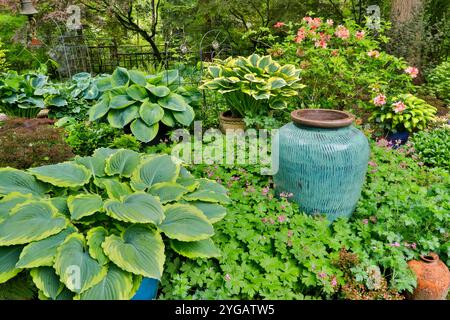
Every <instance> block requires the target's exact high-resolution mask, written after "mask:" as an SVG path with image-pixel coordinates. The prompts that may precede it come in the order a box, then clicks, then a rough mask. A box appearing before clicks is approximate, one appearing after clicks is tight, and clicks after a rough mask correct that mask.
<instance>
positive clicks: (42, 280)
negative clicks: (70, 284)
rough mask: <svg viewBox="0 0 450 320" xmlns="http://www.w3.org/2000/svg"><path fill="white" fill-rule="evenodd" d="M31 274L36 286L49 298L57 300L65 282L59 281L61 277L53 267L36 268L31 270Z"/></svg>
mask: <svg viewBox="0 0 450 320" xmlns="http://www.w3.org/2000/svg"><path fill="white" fill-rule="evenodd" d="M30 275H31V278H32V279H33V282H34V284H35V285H36V287H37V288H38V289H39V290H41V291H42V293H43V294H44V295H45V296H46V297H47V298H49V299H52V300H56V299H57V297H58V295H59V294H60V293H61V292H62V291H63V290H64V284H63V283H62V282H61V281H59V277H58V275H57V274H56V272H55V269H53V268H50V267H40V268H34V269H32V270H31V271H30Z"/></svg>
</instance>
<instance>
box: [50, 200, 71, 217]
mask: <svg viewBox="0 0 450 320" xmlns="http://www.w3.org/2000/svg"><path fill="white" fill-rule="evenodd" d="M46 200H47V201H49V202H50V203H51V205H52V206H54V207H55V208H56V209H58V212H59V213H62V214H63V215H65V216H66V217H70V211H69V207H68V206H67V198H66V197H55V198H50V199H46Z"/></svg>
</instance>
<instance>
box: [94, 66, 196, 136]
mask: <svg viewBox="0 0 450 320" xmlns="http://www.w3.org/2000/svg"><path fill="white" fill-rule="evenodd" d="M181 83H182V78H181V77H180V75H179V72H178V70H167V71H163V72H161V73H158V74H155V75H146V74H144V73H142V72H140V71H137V70H127V69H125V68H120V67H119V68H117V69H116V70H115V71H114V73H113V74H112V75H111V76H110V77H106V78H101V79H98V80H97V81H96V85H97V88H98V90H99V91H100V92H102V95H101V98H100V101H99V102H98V103H97V104H96V105H94V106H93V107H92V108H91V109H90V110H89V120H90V121H96V120H99V119H102V118H104V117H106V119H107V120H108V122H109V124H110V125H111V126H112V127H114V128H119V129H121V128H124V127H126V126H128V125H129V126H130V129H131V132H132V133H133V135H134V136H135V137H136V139H138V140H139V141H142V142H150V141H152V140H153V139H155V137H156V136H157V134H158V132H159V130H160V123H163V124H165V125H166V126H168V127H175V126H177V125H178V126H189V125H190V124H191V123H192V121H193V120H194V117H195V113H194V109H193V108H192V107H191V106H190V103H191V102H192V101H193V100H195V98H194V97H195V94H193V93H192V92H190V91H189V90H187V89H186V88H184V87H182V86H181V85H180V84H181Z"/></svg>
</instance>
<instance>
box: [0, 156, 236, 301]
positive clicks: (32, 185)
mask: <svg viewBox="0 0 450 320" xmlns="http://www.w3.org/2000/svg"><path fill="white" fill-rule="evenodd" d="M226 193H227V190H226V189H225V188H224V187H222V186H221V185H219V184H217V183H216V182H214V181H211V180H208V179H195V178H194V177H193V176H192V175H191V174H190V173H189V172H188V171H187V170H186V169H185V168H183V167H181V166H180V165H179V164H177V163H175V162H174V161H173V159H172V158H171V157H170V156H168V155H164V154H163V155H157V154H153V155H152V154H139V153H137V152H134V151H131V150H127V149H105V148H103V149H98V150H96V151H95V152H94V154H93V156H91V157H78V158H76V159H75V160H74V161H71V162H64V163H59V164H56V165H48V166H42V167H37V168H32V169H29V170H28V171H20V170H16V169H12V168H2V169H0V195H1V196H2V197H3V198H2V199H1V200H0V283H4V282H6V281H8V280H10V279H12V278H13V277H15V276H16V275H17V274H18V273H20V272H21V271H22V270H23V269H26V270H27V271H29V272H30V274H31V277H32V278H33V282H34V284H35V285H36V287H37V288H38V289H39V297H40V298H42V299H53V300H55V299H71V298H74V299H83V300H84V299H86V300H92V299H94V300H98V299H99V300H105V299H106V300H115V299H119V300H122V299H125V300H126V299H130V298H132V297H133V296H134V294H135V292H136V291H137V289H138V288H139V285H140V283H141V279H142V277H149V278H155V279H160V278H161V276H162V274H163V272H164V263H165V242H166V243H167V245H170V247H171V248H172V249H173V250H174V251H176V252H178V253H179V254H181V255H183V256H186V257H189V258H198V257H201V258H208V257H217V256H219V255H220V252H219V251H218V250H217V248H216V247H215V245H214V243H213V241H212V240H211V239H210V238H211V236H212V235H213V234H214V227H213V224H214V223H216V222H218V221H220V220H221V219H222V218H223V217H224V216H225V215H226V209H225V208H224V207H223V206H221V204H225V203H229V198H228V196H227V194H226ZM162 235H164V236H165V242H164V241H163V238H162ZM74 277H76V278H74Z"/></svg>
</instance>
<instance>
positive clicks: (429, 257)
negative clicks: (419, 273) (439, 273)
mask: <svg viewBox="0 0 450 320" xmlns="http://www.w3.org/2000/svg"><path fill="white" fill-rule="evenodd" d="M420 259H422V261H424V262H426V263H435V262H436V261H439V256H438V255H437V254H436V253H434V252H430V253H429V254H426V255H421V256H420Z"/></svg>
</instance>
